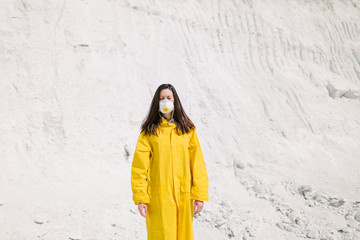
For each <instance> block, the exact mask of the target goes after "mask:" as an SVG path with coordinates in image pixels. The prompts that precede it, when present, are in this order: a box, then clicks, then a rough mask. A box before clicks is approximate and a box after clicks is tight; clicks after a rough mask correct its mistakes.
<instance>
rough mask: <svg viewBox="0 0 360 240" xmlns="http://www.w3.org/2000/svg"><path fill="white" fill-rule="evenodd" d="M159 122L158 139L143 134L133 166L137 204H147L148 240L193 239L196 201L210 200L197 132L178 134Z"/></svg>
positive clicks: (133, 183) (132, 173)
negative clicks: (194, 202) (194, 205)
mask: <svg viewBox="0 0 360 240" xmlns="http://www.w3.org/2000/svg"><path fill="white" fill-rule="evenodd" d="M175 126H176V125H175V123H170V122H168V121H167V120H165V119H162V120H161V122H160V128H159V129H158V136H156V135H151V136H149V135H145V134H144V132H141V133H140V136H139V138H138V142H137V144H136V149H135V153H134V159H133V162H132V167H131V188H132V191H133V200H134V203H135V204H136V205H138V204H139V203H141V202H142V203H147V205H148V208H147V209H148V212H147V218H146V228H147V233H148V240H192V239H194V235H193V228H192V223H193V201H194V199H195V200H200V201H209V195H208V188H209V182H208V175H207V171H206V167H205V161H204V158H203V154H202V151H201V147H200V143H199V139H198V136H197V133H196V130H195V129H192V130H191V131H190V132H189V133H185V134H183V135H178V134H177V133H176V128H175Z"/></svg>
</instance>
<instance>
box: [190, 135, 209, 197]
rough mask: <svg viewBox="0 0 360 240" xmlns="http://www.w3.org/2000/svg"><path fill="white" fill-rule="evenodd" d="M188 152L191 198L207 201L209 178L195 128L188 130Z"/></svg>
mask: <svg viewBox="0 0 360 240" xmlns="http://www.w3.org/2000/svg"><path fill="white" fill-rule="evenodd" d="M189 154H190V169H191V178H192V184H191V191H190V195H191V198H192V199H195V200H199V201H209V194H208V189H209V180H208V175H207V171H206V166H205V160H204V157H203V154H202V151H201V147H200V142H199V139H198V136H197V133H196V130H195V129H193V130H192V131H190V142H189Z"/></svg>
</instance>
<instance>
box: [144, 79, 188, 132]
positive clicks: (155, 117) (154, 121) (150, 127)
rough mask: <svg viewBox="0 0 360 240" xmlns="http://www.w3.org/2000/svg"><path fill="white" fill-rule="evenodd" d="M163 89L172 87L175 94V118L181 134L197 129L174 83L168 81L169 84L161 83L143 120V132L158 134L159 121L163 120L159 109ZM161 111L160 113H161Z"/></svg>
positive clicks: (177, 130) (177, 128)
mask: <svg viewBox="0 0 360 240" xmlns="http://www.w3.org/2000/svg"><path fill="white" fill-rule="evenodd" d="M163 89H170V90H171V91H172V93H173V95H174V110H173V111H174V113H173V118H174V120H175V124H176V132H177V134H179V135H180V132H181V133H182V134H184V133H188V132H190V129H195V125H194V123H193V122H192V121H191V120H190V118H189V117H188V116H187V115H186V113H185V111H184V109H183V107H182V105H181V102H180V99H179V96H178V95H177V93H176V90H175V88H174V87H173V85H171V84H169V83H167V84H161V85H160V86H159V87H158V88H157V89H156V92H155V94H154V97H153V99H152V101H151V105H150V109H149V112H148V115H147V117H146V118H145V119H144V120H143V122H142V124H141V132H143V131H144V132H145V134H148V135H151V134H154V135H156V136H157V135H158V134H157V129H158V127H159V123H160V120H161V115H160V114H161V113H160V111H159V101H160V92H161V90H163ZM159 113H160V114H159Z"/></svg>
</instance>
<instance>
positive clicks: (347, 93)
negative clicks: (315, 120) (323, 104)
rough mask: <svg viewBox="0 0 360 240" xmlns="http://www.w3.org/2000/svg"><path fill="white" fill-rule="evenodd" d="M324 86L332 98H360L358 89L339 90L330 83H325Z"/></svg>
mask: <svg viewBox="0 0 360 240" xmlns="http://www.w3.org/2000/svg"><path fill="white" fill-rule="evenodd" d="M326 88H327V90H328V92H329V96H330V97H332V98H342V97H346V98H350V99H360V91H357V90H352V89H349V90H339V89H336V88H335V87H334V86H333V85H332V84H331V83H328V84H327V85H326Z"/></svg>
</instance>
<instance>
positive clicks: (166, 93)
mask: <svg viewBox="0 0 360 240" xmlns="http://www.w3.org/2000/svg"><path fill="white" fill-rule="evenodd" d="M164 99H168V100H170V101H172V102H174V95H173V92H172V91H171V90H170V89H163V90H161V91H160V101H161V100H164Z"/></svg>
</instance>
